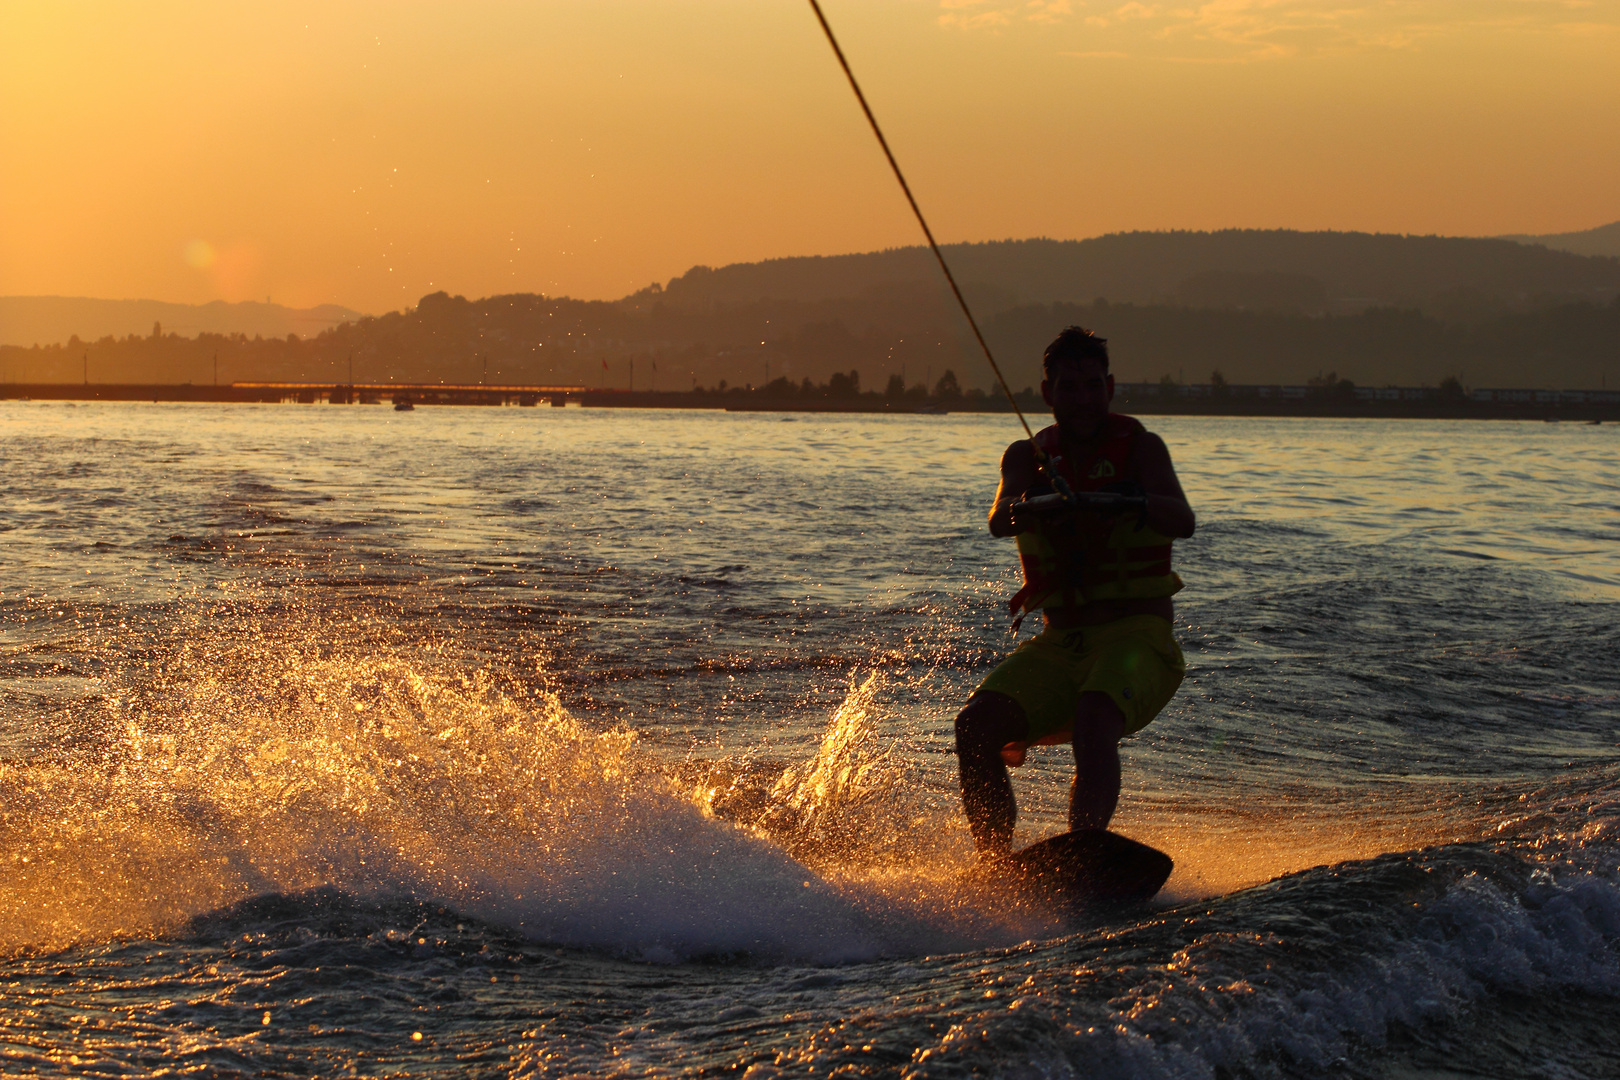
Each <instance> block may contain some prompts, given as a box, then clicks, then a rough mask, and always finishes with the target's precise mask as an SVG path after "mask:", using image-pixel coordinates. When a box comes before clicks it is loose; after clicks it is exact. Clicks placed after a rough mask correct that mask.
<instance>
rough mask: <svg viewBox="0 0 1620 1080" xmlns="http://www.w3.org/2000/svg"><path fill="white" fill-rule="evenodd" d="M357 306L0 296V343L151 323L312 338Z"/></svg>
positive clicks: (113, 332) (56, 339) (145, 327)
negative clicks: (306, 306) (298, 305)
mask: <svg viewBox="0 0 1620 1080" xmlns="http://www.w3.org/2000/svg"><path fill="white" fill-rule="evenodd" d="M360 317H361V316H360V313H359V312H358V311H350V310H349V309H348V308H344V307H338V306H337V305H336V304H322V305H320V306H319V307H312V308H289V307H283V306H282V305H280V304H261V303H258V302H256V301H247V302H244V303H239V304H227V303H225V302H224V301H223V300H215V301H214V302H213V303H211V304H169V303H164V302H163V301H161V300H93V299H90V298H87V297H79V296H0V345H23V346H27V345H36V344H37V345H55V344H59V343H62V342H65V341H67V340H68V339H69V338H71V337H78V338H79V339H80V340H81V341H97V340H99V339H101V338H104V337H108V336H112V337H126V336H128V335H130V334H141V335H146V334H150V333H151V331H152V324H153V323H162V324H163V329H164V331H165V332H168V333H179V334H184V335H186V336H188V337H195V336H196V335H198V334H202V333H209V334H246V335H248V336H249V337H252V336H254V335H259V336H262V337H286V336H287V335H288V334H297V335H298V336H299V337H314V336H315V335H316V334H319V333H320V332H321V331H323V330H330V329H331V328H332V327H334V326H337V325H338V324H340V323H345V322H353V321H354V320H356V319H358V318H360Z"/></svg>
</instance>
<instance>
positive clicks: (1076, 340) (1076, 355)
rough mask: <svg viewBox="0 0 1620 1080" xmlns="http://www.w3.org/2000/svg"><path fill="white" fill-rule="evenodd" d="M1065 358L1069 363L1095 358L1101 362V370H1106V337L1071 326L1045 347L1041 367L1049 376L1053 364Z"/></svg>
mask: <svg viewBox="0 0 1620 1080" xmlns="http://www.w3.org/2000/svg"><path fill="white" fill-rule="evenodd" d="M1065 360H1067V361H1069V362H1070V363H1076V362H1078V361H1081V360H1097V361H1099V362H1101V364H1102V368H1103V370H1104V371H1107V370H1108V339H1107V338H1104V337H1098V336H1097V335H1096V334H1094V333H1092V332H1091V331H1090V330H1087V329H1086V328H1085V327H1083V326H1071V327H1069V328H1068V329H1066V330H1064V331H1063V333H1061V334H1059V335H1058V336H1057V338H1056V339H1055V340H1054V341H1053V342H1052V344H1050V345H1048V346H1047V347H1046V354H1045V355H1044V356H1043V357H1042V359H1041V368H1042V370H1043V372H1044V373H1045V375H1046V376H1047V377H1048V378H1050V377H1051V375H1052V367H1053V365H1055V364H1059V363H1062V362H1063V361H1065Z"/></svg>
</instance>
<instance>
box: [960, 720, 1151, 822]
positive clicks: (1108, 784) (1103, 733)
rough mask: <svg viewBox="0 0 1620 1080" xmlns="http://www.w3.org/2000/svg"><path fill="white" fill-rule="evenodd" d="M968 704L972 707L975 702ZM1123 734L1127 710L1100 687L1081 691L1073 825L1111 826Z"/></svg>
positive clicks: (1072, 792) (1071, 807)
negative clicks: (1120, 706) (1120, 743)
mask: <svg viewBox="0 0 1620 1080" xmlns="http://www.w3.org/2000/svg"><path fill="white" fill-rule="evenodd" d="M968 704H969V706H970V707H971V705H972V702H969V703H968ZM957 723H958V725H960V723H961V721H958V722H957ZM958 730H961V729H960V726H959V727H958ZM1124 734H1125V714H1124V713H1122V712H1120V709H1119V706H1118V705H1116V704H1115V703H1114V699H1113V698H1111V697H1109V696H1108V695H1107V694H1105V693H1103V692H1102V691H1100V690H1088V691H1086V692H1085V693H1083V694H1081V695H1080V707H1079V709H1078V710H1076V712H1075V718H1074V786H1073V787H1071V788H1070V789H1069V828H1070V829H1106V828H1108V822H1109V820H1110V819H1111V818H1112V817H1113V816H1114V807H1116V806H1118V805H1119V740H1120V739H1121V738H1122V737H1123V736H1124ZM1003 775H1005V773H1004V774H1003Z"/></svg>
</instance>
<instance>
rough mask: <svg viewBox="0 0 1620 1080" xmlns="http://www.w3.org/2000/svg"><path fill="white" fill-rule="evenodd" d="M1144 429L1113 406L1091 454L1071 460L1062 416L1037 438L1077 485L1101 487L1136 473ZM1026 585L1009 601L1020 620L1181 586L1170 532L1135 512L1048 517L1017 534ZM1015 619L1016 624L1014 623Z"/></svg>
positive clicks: (1168, 593) (1155, 594)
mask: <svg viewBox="0 0 1620 1080" xmlns="http://www.w3.org/2000/svg"><path fill="white" fill-rule="evenodd" d="M1144 430H1146V429H1144V428H1143V427H1142V424H1141V422H1140V421H1138V420H1137V419H1135V418H1134V417H1130V416H1124V415H1122V414H1120V413H1109V414H1108V419H1107V420H1106V421H1104V423H1103V430H1102V435H1101V437H1100V438H1099V439H1097V440H1096V441H1095V442H1094V443H1092V444H1091V446H1090V447H1089V450H1088V453H1087V456H1086V457H1084V458H1082V459H1081V460H1079V461H1070V460H1068V459H1067V456H1066V455H1065V454H1064V452H1063V439H1062V436H1061V435H1060V434H1059V433H1058V428H1057V425H1056V424H1053V425H1052V426H1051V427H1047V428H1043V429H1041V431H1039V432H1038V433H1037V434H1036V436H1035V442H1036V444H1037V445H1039V446H1040V448H1041V450H1042V451H1043V452H1044V453H1045V454H1046V456H1047V458H1048V459H1050V460H1051V462H1052V463H1053V465H1054V466H1055V467H1056V468H1057V471H1058V474H1059V475H1060V476H1062V477H1063V479H1064V480H1065V481H1066V482H1067V483H1068V485H1069V487H1070V488H1071V489H1072V490H1074V491H1077V492H1078V491H1102V490H1104V489H1105V488H1112V487H1115V486H1116V485H1120V484H1125V483H1130V482H1133V481H1137V479H1138V477H1137V466H1136V460H1135V454H1134V453H1133V451H1134V449H1135V447H1136V440H1137V436H1139V435H1141V434H1142V433H1143V431H1144ZM1017 539H1018V560H1019V562H1021V563H1022V564H1023V567H1024V587H1023V588H1022V589H1019V590H1018V593H1017V595H1015V596H1014V597H1013V598H1012V600H1011V601H1010V602H1009V604H1008V607H1009V609H1010V610H1011V612H1012V614H1013V615H1015V616H1017V618H1018V620H1019V621H1020V622H1021V621H1022V620H1023V617H1024V616H1025V615H1027V614H1028V613H1029V612H1031V611H1039V610H1042V609H1045V608H1057V607H1079V606H1081V605H1082V604H1088V603H1092V602H1093V601H1097V600H1151V599H1155V598H1158V597H1161V596H1171V595H1174V594H1175V593H1177V592H1179V591H1181V588H1182V581H1181V578H1180V577H1179V576H1178V575H1177V574H1176V572H1175V571H1173V570H1171V569H1170V544H1171V538H1170V537H1168V536H1164V535H1161V534H1160V533H1157V532H1155V531H1154V530H1152V529H1150V528H1148V527H1147V525H1146V524H1145V523H1144V522H1143V521H1142V520H1141V519H1140V518H1139V517H1138V516H1136V515H1134V514H1127V515H1121V516H1108V517H1104V516H1103V515H1101V514H1094V513H1091V514H1088V513H1086V512H1085V511H1081V512H1080V513H1079V514H1078V515H1066V517H1065V518H1064V519H1058V520H1043V521H1041V522H1039V523H1038V524H1036V525H1035V526H1034V527H1032V528H1029V529H1026V530H1025V531H1023V532H1021V533H1019V534H1018V538H1017ZM1015 626H1016V624H1015Z"/></svg>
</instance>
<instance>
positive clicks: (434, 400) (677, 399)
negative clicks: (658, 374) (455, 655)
mask: <svg viewBox="0 0 1620 1080" xmlns="http://www.w3.org/2000/svg"><path fill="white" fill-rule="evenodd" d="M400 400H409V401H410V402H411V403H412V404H413V405H420V406H429V405H469V406H485V407H489V406H502V405H515V406H526V407H533V406H548V405H549V406H551V407H553V408H560V407H564V406H576V407H584V408H621V409H713V410H720V411H725V412H806V413H891V414H896V415H901V414H910V415H947V414H950V413H970V412H971V413H1011V412H1012V408H1011V407H1010V406H1009V405H1008V404H1007V402H1006V400H1005V399H996V398H990V397H987V396H985V397H966V396H965V397H961V398H953V399H939V398H933V399H926V398H925V399H909V400H907V399H903V400H900V401H889V400H886V399H883V398H881V397H878V396H877V395H871V396H870V397H866V396H863V397H858V398H832V397H823V398H799V397H794V398H766V397H763V396H761V395H760V394H759V393H758V392H757V391H748V390H724V391H720V390H602V389H589V388H586V387H576V386H569V387H549V386H548V387H542V386H476V385H434V384H411V385H386V384H368V385H349V384H342V383H338V384H332V383H320V384H314V383H311V384H280V385H266V384H262V383H261V384H243V383H237V384H232V385H229V386H212V385H202V386H199V385H194V384H190V383H184V384H179V385H172V384H148V383H0V401H150V402H153V403H158V402H172V403H197V404H208V403H212V404H239V405H246V404H272V405H273V404H334V405H342V404H387V403H391V402H395V401H400ZM1019 405H1020V406H1021V407H1022V408H1023V409H1024V410H1025V411H1026V412H1039V411H1041V410H1042V409H1043V407H1044V406H1043V404H1042V402H1041V401H1040V399H1039V398H1038V397H1034V396H1033V395H1028V396H1026V395H1022V394H1020V395H1019ZM1114 407H1115V409H1116V410H1117V411H1119V412H1125V413H1133V414H1137V415H1142V416H1247V417H1302V418H1318V419H1343V420H1348V419H1357V418H1366V419H1407V420H1542V421H1568V422H1575V423H1620V403H1615V402H1591V401H1586V402H1571V401H1539V402H1538V401H1476V400H1471V399H1466V398H1465V399H1462V400H1450V401H1439V400H1433V399H1430V400H1355V401H1346V400H1331V399H1320V398H1318V399H1312V398H1305V399H1297V398H1293V399H1280V398H1275V397H1273V398H1260V397H1248V396H1229V397H1214V396H1201V397H1181V396H1177V397H1166V396H1161V395H1157V394H1153V395H1135V394H1130V393H1128V392H1126V391H1124V390H1123V388H1122V391H1121V392H1120V393H1119V394H1118V395H1117V396H1116V398H1115V401H1114Z"/></svg>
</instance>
